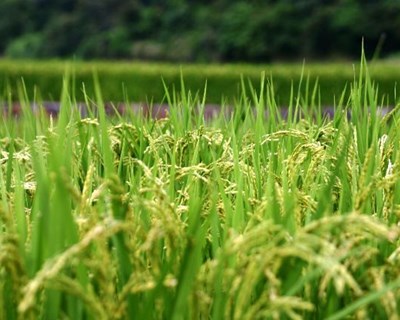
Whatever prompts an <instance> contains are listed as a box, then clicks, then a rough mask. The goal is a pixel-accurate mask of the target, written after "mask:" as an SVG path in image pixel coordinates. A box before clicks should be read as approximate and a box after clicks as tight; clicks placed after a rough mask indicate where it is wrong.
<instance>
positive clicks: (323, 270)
mask: <svg viewBox="0 0 400 320" xmlns="http://www.w3.org/2000/svg"><path fill="white" fill-rule="evenodd" d="M69 86H70V82H69V80H68V78H67V77H66V78H65V81H64V88H63V91H62V95H61V100H60V101H61V110H60V113H59V115H58V117H57V118H53V117H49V116H48V115H47V114H45V112H44V111H43V110H39V111H37V112H36V114H34V113H33V111H32V109H31V108H30V107H29V106H30V105H31V101H32V99H33V98H32V97H30V96H29V95H28V94H27V93H26V91H24V88H23V87H20V90H19V101H20V104H21V106H22V115H21V116H20V117H19V118H15V117H6V116H3V117H2V120H1V124H0V134H1V136H0V138H1V139H0V319H177V320H178V319H238V320H239V319H240V320H241V319H293V320H296V319H330V320H334V319H392V320H395V319H399V316H398V315H399V314H400V265H399V264H400V256H399V254H400V246H399V244H400V238H399V237H400V225H399V218H400V149H399V147H398V146H399V138H400V136H399V135H400V128H399V123H398V119H399V118H398V111H399V108H400V105H397V106H395V107H394V108H393V109H392V110H391V111H390V112H389V113H386V114H384V115H381V112H380V110H379V108H380V101H378V98H377V97H378V92H377V89H376V86H375V85H374V83H373V81H372V80H371V78H370V76H369V72H368V67H367V65H366V64H365V60H362V61H361V66H360V72H359V74H357V75H355V77H354V82H353V83H352V84H351V88H349V92H350V97H349V99H347V98H345V95H343V96H342V99H338V100H337V103H336V105H335V113H334V115H333V117H332V118H328V117H325V116H323V114H322V113H321V112H320V111H321V110H320V108H321V106H320V105H319V104H318V103H316V100H315V95H316V91H315V90H314V91H310V92H306V95H307V97H304V96H302V97H300V96H299V95H298V92H300V90H299V91H298V92H297V91H296V90H292V93H291V99H290V101H291V102H290V104H289V106H288V113H287V117H286V118H285V119H283V118H282V116H281V112H280V110H279V107H278V105H277V103H276V100H275V97H274V86H273V82H272V81H270V79H268V78H266V77H265V76H262V77H261V80H260V86H259V87H258V88H252V87H249V86H247V85H246V84H245V83H244V81H243V82H242V90H241V94H240V97H239V98H238V99H237V100H236V101H235V105H234V108H235V111H234V112H233V113H230V114H229V115H228V116H226V114H225V113H224V112H223V110H222V112H220V113H219V115H218V116H216V117H214V118H212V119H206V120H205V117H204V116H203V113H204V102H205V96H206V93H205V95H204V96H199V95H196V94H195V93H190V92H188V91H187V90H185V85H184V82H183V81H182V85H181V88H180V91H174V92H170V91H168V90H167V91H166V97H165V101H166V102H168V104H169V106H170V109H169V116H168V117H166V118H162V119H153V118H149V117H142V116H140V115H138V114H135V113H133V112H127V113H125V114H124V115H119V114H118V113H117V114H116V115H115V116H113V117H109V116H107V115H106V112H105V107H104V105H105V104H104V102H103V98H102V94H101V88H100V86H99V85H98V84H97V85H95V89H96V90H95V91H96V92H95V95H94V96H93V97H88V96H86V100H87V103H88V104H87V105H93V104H94V105H95V107H92V108H91V109H90V110H89V113H88V115H87V116H86V117H82V116H81V114H80V112H78V108H75V105H76V101H75V99H74V95H73V93H72V92H71V90H70V87H69ZM205 91H206V90H205ZM296 92H297V93H296ZM301 101H309V102H310V103H309V104H308V105H307V106H304V105H301ZM195 108H196V109H197V110H198V111H197V112H194V111H193V110H194V109H195ZM266 111H268V117H265V116H264V115H265V112H266ZM349 111H351V117H348V116H347V115H348V112H349Z"/></svg>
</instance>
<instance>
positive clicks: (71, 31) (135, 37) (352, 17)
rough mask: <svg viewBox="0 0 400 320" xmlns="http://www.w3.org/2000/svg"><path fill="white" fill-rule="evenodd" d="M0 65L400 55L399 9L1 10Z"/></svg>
mask: <svg viewBox="0 0 400 320" xmlns="http://www.w3.org/2000/svg"><path fill="white" fill-rule="evenodd" d="M0 13H1V19H0V57H7V58H40V59H45V58H54V57H58V58H76V59H84V60H86V59H128V60H129V59H140V60H157V61H173V62H178V61H179V62H271V61H293V60H299V59H304V58H305V59H308V60H317V61H320V60H328V59H329V60H332V59H333V60H354V59H356V60H358V59H359V56H360V49H361V42H362V39H364V46H365V51H366V54H367V57H370V58H371V57H378V56H379V57H396V55H399V53H400V1H398V0H380V1H378V0H280V1H279V0H264V1H257V0H253V1H231V0H216V1H207V0H206V1H204V0H202V1H197V0H187V1H184V0H169V1H155V0H101V1H100V0H1V1H0Z"/></svg>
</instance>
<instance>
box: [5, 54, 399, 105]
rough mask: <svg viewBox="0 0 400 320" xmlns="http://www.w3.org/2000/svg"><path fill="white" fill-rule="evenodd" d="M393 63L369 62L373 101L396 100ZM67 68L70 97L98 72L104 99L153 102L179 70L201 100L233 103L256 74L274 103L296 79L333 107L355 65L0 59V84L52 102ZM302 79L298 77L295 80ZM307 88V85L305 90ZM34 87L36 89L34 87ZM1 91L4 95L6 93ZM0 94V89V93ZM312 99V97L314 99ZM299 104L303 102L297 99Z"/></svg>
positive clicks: (283, 101)
mask: <svg viewBox="0 0 400 320" xmlns="http://www.w3.org/2000/svg"><path fill="white" fill-rule="evenodd" d="M398 68H399V64H398V62H396V61H383V62H374V63H372V64H371V65H370V72H371V75H372V77H373V79H374V81H375V83H376V85H377V87H378V89H379V90H378V95H379V98H378V99H379V103H382V104H384V105H388V104H390V105H394V104H395V103H396V102H397V97H396V96H395V92H394V89H395V86H396V84H397V83H398V81H399V80H400V74H399V72H398ZM66 71H68V72H71V73H72V74H73V78H74V81H75V85H74V87H73V94H74V98H76V99H77V100H78V101H83V100H84V93H83V92H82V83H84V84H85V90H86V93H87V94H88V95H89V96H93V95H94V82H93V73H94V72H96V73H97V74H98V78H99V83H100V86H101V88H102V95H103V98H104V100H105V101H112V102H119V101H121V100H123V101H125V100H126V98H127V99H129V100H130V101H134V102H147V101H153V102H155V103H159V102H161V101H163V99H164V98H165V90H164V86H163V82H162V79H163V80H164V81H165V83H166V85H167V86H168V88H169V90H170V91H172V90H173V88H174V87H175V88H179V83H180V78H181V72H182V75H183V77H184V80H185V84H186V88H187V90H190V91H192V93H193V92H200V93H202V92H203V91H204V86H205V83H206V82H207V102H209V103H221V102H223V101H226V102H227V103H233V101H234V99H235V98H237V97H239V96H240V91H241V84H240V80H241V77H242V76H243V78H244V79H245V81H246V82H247V81H250V82H252V84H253V85H254V87H257V86H258V83H259V81H260V74H261V72H265V74H266V76H267V78H268V77H271V76H272V78H273V84H274V91H275V94H274V96H275V99H276V101H277V103H278V105H281V106H287V105H288V104H289V101H290V91H291V89H292V88H294V90H295V92H297V90H298V88H299V86H300V81H302V82H301V86H300V88H301V93H302V94H303V95H304V93H305V92H306V91H307V90H308V91H312V88H313V87H314V86H315V84H316V83H318V87H319V91H318V93H317V96H316V99H317V100H320V102H321V104H322V105H333V104H334V103H335V101H336V102H337V100H338V99H339V97H340V96H341V94H342V92H343V89H344V88H345V87H346V86H347V96H349V94H350V88H349V86H350V84H351V83H352V81H353V80H354V77H355V75H357V74H358V70H357V63H355V64H352V63H311V64H308V63H305V65H304V70H303V65H302V64H301V63H300V64H295V63H293V64H273V65H244V64H243V65H240V64H235V65H229V64H228V65H212V64H211V65H208V64H204V65H201V64H197V65H196V64H194V65H192V64H187V65H182V66H180V67H179V66H178V65H176V64H162V63H147V62H106V61H101V62H100V61H99V62H65V61H23V60H22V61H21V60H0V87H1V88H7V84H8V85H9V88H11V91H12V97H13V98H14V99H18V94H17V90H16V89H15V88H16V87H17V86H16V84H17V83H19V82H21V79H23V80H24V82H25V86H26V88H27V92H28V94H29V96H31V97H33V96H34V95H36V96H38V98H39V99H42V100H53V101H58V100H59V99H60V92H61V88H62V79H63V76H64V74H65V72H66ZM301 79H302V80H301ZM307 86H308V88H307ZM35 88H36V89H35ZM8 91H10V90H7V94H8V93H9V92H8ZM1 95H3V96H5V95H6V92H5V89H4V90H3V92H0V96H1ZM316 102H318V101H316ZM303 104H304V103H303Z"/></svg>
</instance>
